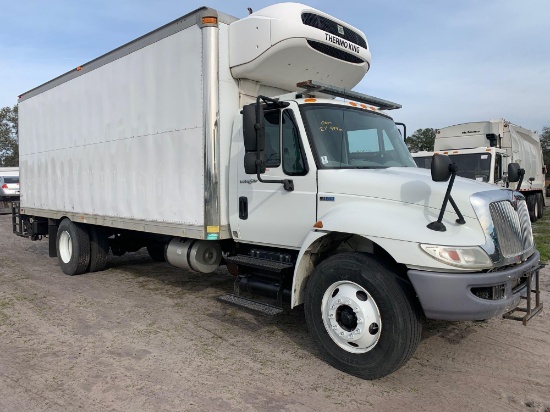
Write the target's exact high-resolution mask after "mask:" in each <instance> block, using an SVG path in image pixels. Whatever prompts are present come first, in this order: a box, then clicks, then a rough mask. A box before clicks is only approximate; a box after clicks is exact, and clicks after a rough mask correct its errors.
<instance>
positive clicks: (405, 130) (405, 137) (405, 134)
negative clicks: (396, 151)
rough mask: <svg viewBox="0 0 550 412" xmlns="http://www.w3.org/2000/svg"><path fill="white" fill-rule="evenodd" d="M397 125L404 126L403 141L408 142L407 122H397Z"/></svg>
mask: <svg viewBox="0 0 550 412" xmlns="http://www.w3.org/2000/svg"><path fill="white" fill-rule="evenodd" d="M395 124H396V125H397V126H403V141H404V142H405V143H407V126H406V125H405V123H401V122H395Z"/></svg>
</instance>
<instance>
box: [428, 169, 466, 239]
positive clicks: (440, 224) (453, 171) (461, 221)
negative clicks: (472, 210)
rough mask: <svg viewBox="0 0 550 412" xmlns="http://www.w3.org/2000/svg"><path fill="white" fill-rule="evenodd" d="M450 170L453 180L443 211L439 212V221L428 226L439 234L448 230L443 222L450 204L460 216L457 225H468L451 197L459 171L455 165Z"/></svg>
mask: <svg viewBox="0 0 550 412" xmlns="http://www.w3.org/2000/svg"><path fill="white" fill-rule="evenodd" d="M449 170H450V172H451V180H450V181H449V186H447V191H446V192H445V198H444V199H443V205H441V211H440V212H439V217H438V218H437V221H435V222H432V223H430V224H428V225H427V226H426V227H427V228H428V229H431V230H435V231H437V232H445V231H446V230H447V228H446V227H445V224H444V223H443V222H442V220H443V215H444V214H445V209H446V208H447V203H448V202H450V203H451V206H452V207H453V209H454V211H455V212H456V214H457V215H458V219H457V220H456V223H458V224H459V225H463V224H465V223H466V221H465V220H464V216H462V213H460V210H459V209H458V206H457V204H456V203H455V201H454V199H453V198H452V196H451V189H452V188H453V184H454V182H455V177H456V172H457V171H458V170H457V167H456V165H455V164H454V163H453V164H450V165H449Z"/></svg>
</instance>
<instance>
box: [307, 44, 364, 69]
mask: <svg viewBox="0 0 550 412" xmlns="http://www.w3.org/2000/svg"><path fill="white" fill-rule="evenodd" d="M307 43H308V44H309V45H310V46H311V47H312V48H313V49H315V50H317V51H318V52H321V53H323V54H327V55H329V56H331V57H334V58H335V59H339V60H344V61H346V62H350V63H357V64H359V63H364V62H365V61H364V60H363V59H361V58H359V57H357V56H354V55H353V54H351V53H347V52H345V51H342V50H340V49H337V48H336V47H332V46H328V45H326V44H323V43H319V42H316V41H313V40H308V41H307Z"/></svg>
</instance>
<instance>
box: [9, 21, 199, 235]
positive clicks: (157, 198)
mask: <svg viewBox="0 0 550 412" xmlns="http://www.w3.org/2000/svg"><path fill="white" fill-rule="evenodd" d="M200 45H201V30H200V29H199V28H198V27H197V26H191V27H189V28H187V29H185V30H182V31H179V32H177V33H175V34H173V35H171V36H169V37H166V38H163V39H162V40H159V41H158V42H155V43H153V44H151V45H149V46H147V47H144V48H142V49H139V50H137V51H135V52H133V53H131V54H128V55H126V56H124V57H121V58H120V59H118V60H115V61H113V62H111V63H109V64H106V65H104V66H101V67H99V68H97V69H95V70H93V71H90V72H89V73H85V74H84V75H82V76H79V77H77V78H75V79H73V80H70V81H68V82H65V83H63V84H61V85H59V86H57V87H54V88H52V89H49V90H47V91H45V92H43V93H41V94H38V95H36V96H33V97H32V98H29V99H26V100H24V101H22V102H21V103H20V107H19V110H20V130H19V132H20V168H21V190H22V198H21V202H22V207H25V208H32V209H47V210H57V211H67V212H73V213H83V214H88V215H100V216H111V217H120V218H127V219H139V220H143V221H161V222H175V223H183V224H187V225H202V224H203V221H204V142H203V136H204V133H203V130H202V127H203V126H202V117H203V116H202V110H203V104H202V96H203V94H202V77H201V76H202V54H201V47H200Z"/></svg>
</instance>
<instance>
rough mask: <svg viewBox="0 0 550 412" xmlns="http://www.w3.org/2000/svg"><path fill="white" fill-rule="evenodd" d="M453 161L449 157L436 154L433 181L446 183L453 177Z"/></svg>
mask: <svg viewBox="0 0 550 412" xmlns="http://www.w3.org/2000/svg"><path fill="white" fill-rule="evenodd" d="M452 165H453V162H451V159H450V158H449V156H446V155H442V154H434V155H433V158H432V166H431V168H430V169H431V172H432V180H433V181H434V182H446V181H447V180H449V178H450V177H451V172H452Z"/></svg>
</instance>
